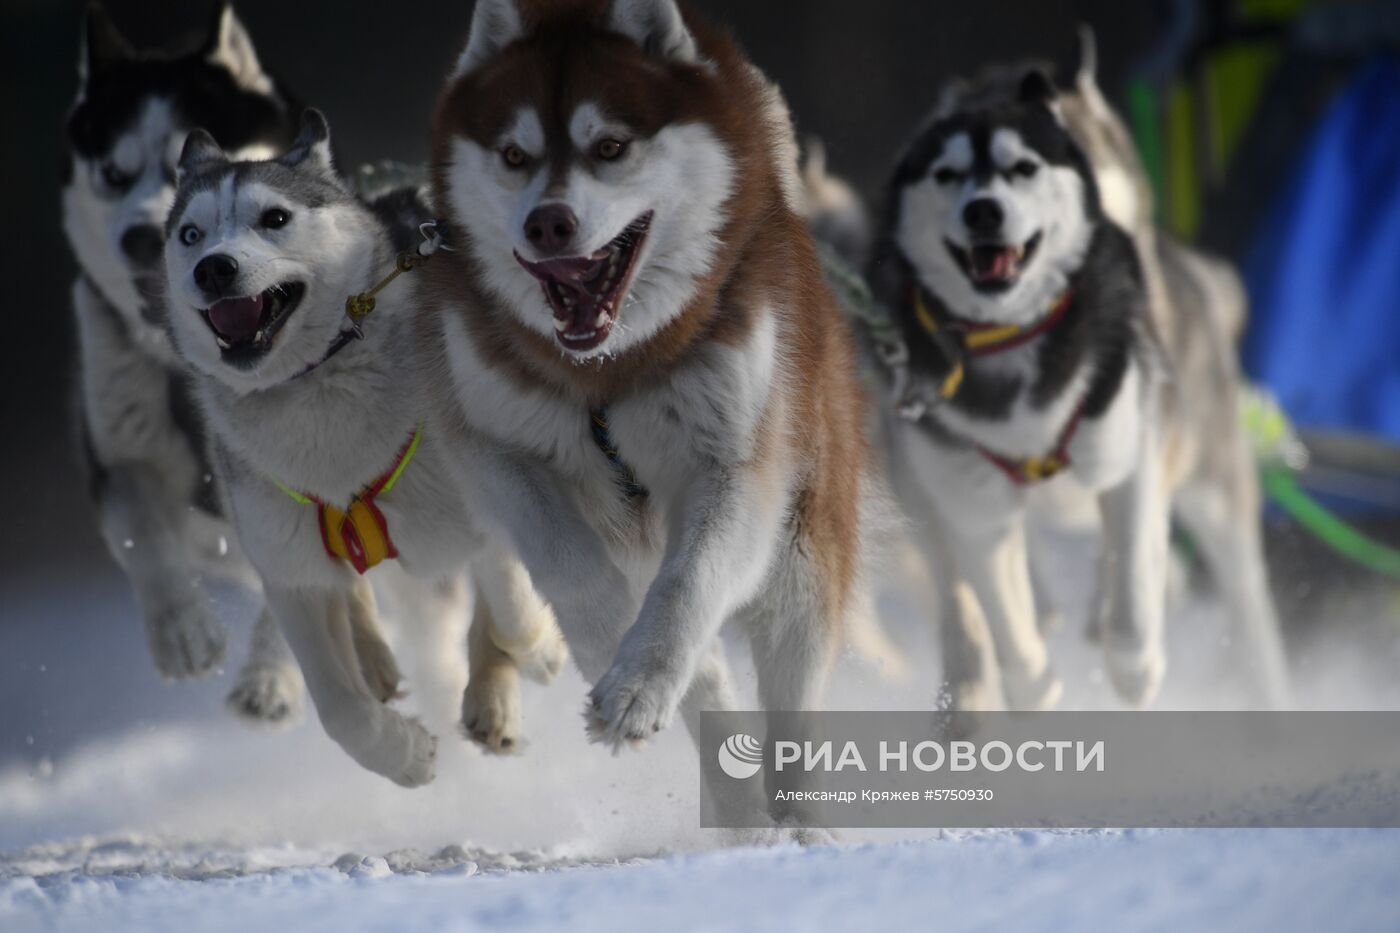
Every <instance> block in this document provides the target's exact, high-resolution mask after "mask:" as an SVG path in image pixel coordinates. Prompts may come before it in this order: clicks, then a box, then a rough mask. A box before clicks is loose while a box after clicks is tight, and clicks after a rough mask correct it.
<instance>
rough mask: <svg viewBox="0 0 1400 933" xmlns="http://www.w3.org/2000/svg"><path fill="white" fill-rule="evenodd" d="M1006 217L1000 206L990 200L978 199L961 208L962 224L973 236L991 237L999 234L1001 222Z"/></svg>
mask: <svg viewBox="0 0 1400 933" xmlns="http://www.w3.org/2000/svg"><path fill="white" fill-rule="evenodd" d="M1005 219H1006V216H1005V215H1004V214H1002V212H1001V205H1000V204H998V203H997V202H996V201H994V200H992V199H991V198H978V199H977V200H975V201H969V202H968V204H967V206H966V207H964V208H963V223H965V224H967V229H968V231H969V232H970V233H972V235H973V236H992V235H994V234H997V233H1000V232H1001V222H1002V221H1003V220H1005Z"/></svg>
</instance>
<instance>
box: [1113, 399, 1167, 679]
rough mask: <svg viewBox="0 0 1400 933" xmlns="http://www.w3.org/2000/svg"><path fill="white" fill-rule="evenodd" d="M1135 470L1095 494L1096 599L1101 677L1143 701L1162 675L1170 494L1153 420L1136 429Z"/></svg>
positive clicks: (1145, 420)
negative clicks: (1099, 549) (1099, 523)
mask: <svg viewBox="0 0 1400 933" xmlns="http://www.w3.org/2000/svg"><path fill="white" fill-rule="evenodd" d="M1140 435H1141V447H1140V451H1141V453H1140V459H1139V461H1138V464H1137V469H1136V470H1134V471H1133V472H1132V473H1131V474H1129V476H1128V477H1127V479H1125V480H1124V481H1123V482H1121V483H1120V484H1119V485H1117V486H1114V487H1112V488H1110V489H1109V490H1108V491H1106V492H1105V493H1103V494H1102V496H1100V499H1099V501H1100V506H1101V511H1102V514H1103V531H1104V545H1103V567H1102V569H1101V571H1100V574H1099V579H1100V583H1101V585H1102V586H1104V587H1105V590H1106V591H1105V593H1103V594H1101V596H1100V600H1099V604H1100V606H1101V607H1103V608H1102V611H1103V615H1102V616H1101V617H1100V619H1099V625H1098V628H1099V633H1100V635H1101V637H1102V639H1103V648H1104V653H1105V660H1106V663H1107V666H1108V674H1109V679H1110V680H1111V681H1112V682H1113V686H1114V688H1115V689H1116V690H1117V691H1118V695H1119V696H1120V697H1122V699H1123V700H1124V701H1125V702H1127V703H1130V704H1132V705H1134V706H1143V705H1145V704H1147V703H1149V702H1151V700H1152V698H1153V697H1154V696H1156V694H1157V690H1158V688H1159V687H1160V686H1161V683H1162V676H1163V675H1164V674H1165V673H1166V649H1165V647H1164V644H1163V641H1164V633H1163V628H1162V616H1163V614H1164V612H1165V608H1166V599H1167V550H1168V545H1169V534H1170V527H1169V522H1168V519H1169V514H1170V510H1171V506H1170V498H1169V496H1168V493H1167V489H1166V481H1165V478H1164V476H1163V470H1162V462H1161V460H1162V458H1161V455H1160V452H1159V442H1158V437H1157V431H1156V429H1155V426H1154V420H1153V419H1144V421H1143V423H1142V426H1141V428H1140Z"/></svg>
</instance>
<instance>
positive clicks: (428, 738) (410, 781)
mask: <svg viewBox="0 0 1400 933" xmlns="http://www.w3.org/2000/svg"><path fill="white" fill-rule="evenodd" d="M400 722H401V723H402V727H403V729H404V741H405V743H406V745H407V748H406V754H405V756H404V765H403V767H402V768H401V769H400V770H399V771H398V773H396V774H390V775H388V777H389V780H391V781H393V782H394V783H395V784H398V785H399V786H400V787H422V786H423V785H424V784H428V783H430V782H431V781H432V780H433V777H434V776H435V775H436V773H437V741H438V740H437V736H435V735H433V734H432V733H431V732H429V731H428V730H427V729H425V728H423V724H422V723H421V722H419V721H418V720H416V719H402V720H400Z"/></svg>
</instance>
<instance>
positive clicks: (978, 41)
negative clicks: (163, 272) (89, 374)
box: [0, 0, 1159, 599]
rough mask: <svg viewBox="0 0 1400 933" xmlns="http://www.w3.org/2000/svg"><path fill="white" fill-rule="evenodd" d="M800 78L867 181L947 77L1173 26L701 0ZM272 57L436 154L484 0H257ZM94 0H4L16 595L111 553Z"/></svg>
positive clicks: (1113, 13)
mask: <svg viewBox="0 0 1400 933" xmlns="http://www.w3.org/2000/svg"><path fill="white" fill-rule="evenodd" d="M698 5H699V6H700V7H701V8H702V9H704V10H705V11H707V12H708V13H709V14H710V15H711V16H712V17H713V18H715V19H717V20H719V21H721V22H724V23H727V24H728V25H729V26H731V27H732V28H733V30H734V32H735V34H736V35H737V36H738V37H739V39H740V41H741V42H742V44H743V45H744V47H745V48H746V49H747V50H748V52H749V54H750V55H751V56H752V57H753V58H754V59H755V60H756V62H757V63H758V65H759V66H760V67H762V68H763V69H764V71H766V72H767V73H768V74H769V75H770V76H771V77H772V78H774V79H776V80H777V81H778V83H779V84H780V85H781V86H782V87H783V89H784V91H785V92H786V93H787V95H788V98H789V102H790V103H791V105H792V109H793V113H794V116H795V118H796V120H797V124H798V128H799V132H800V133H802V134H803V135H809V134H810V135H815V136H819V137H821V138H822V139H823V140H824V141H825V142H826V144H827V147H828V150H829V158H830V163H831V166H832V168H833V169H834V170H835V171H837V172H839V173H841V174H843V175H846V176H847V177H849V178H850V179H852V180H853V181H854V182H855V183H856V184H857V186H858V187H859V188H860V190H861V191H862V193H864V194H866V195H874V194H876V193H877V192H878V190H879V187H880V184H881V182H882V178H883V175H884V173H885V171H886V169H887V167H888V165H889V164H890V162H891V160H892V159H893V157H894V154H895V152H896V150H897V149H898V148H899V146H900V145H901V143H902V142H903V140H904V138H905V135H906V134H907V133H909V132H910V131H911V130H912V128H913V127H914V125H915V124H916V123H917V122H918V120H919V119H920V117H921V116H922V115H923V114H924V112H925V111H926V110H927V109H928V107H929V106H930V105H931V104H932V102H933V97H934V94H935V92H936V89H937V87H938V86H939V84H940V83H941V82H942V81H943V80H944V79H945V78H947V77H948V76H950V75H952V74H957V73H965V72H969V71H972V70H975V69H976V68H978V67H979V66H981V65H982V64H984V63H986V62H988V61H991V60H996V59H1005V58H1021V57H1027V56H1035V57H1043V58H1051V59H1056V60H1058V61H1059V62H1060V63H1061V67H1062V68H1065V69H1072V68H1073V66H1074V61H1075V57H1076V39H1075V26H1076V24H1077V23H1079V22H1089V23H1091V24H1093V25H1094V27H1095V28H1096V29H1097V31H1098V34H1099V44H1100V59H1101V77H1102V78H1103V82H1104V85H1105V87H1107V88H1110V89H1113V88H1117V87H1119V86H1121V83H1122V78H1123V77H1124V75H1125V73H1126V70H1127V68H1128V67H1129V63H1130V62H1132V61H1134V60H1136V59H1137V58H1138V56H1140V55H1141V54H1143V52H1144V51H1145V50H1146V48H1147V47H1148V46H1149V45H1150V44H1151V43H1152V42H1153V41H1154V40H1155V38H1156V36H1155V31H1156V28H1157V23H1158V13H1157V10H1158V8H1159V4H1158V3H1157V2H1155V0H1143V2H1130V3H1128V2H1122V0H1077V2H1061V3H1054V2H1036V0H976V2H972V3H967V2H956V3H955V2H924V0H867V2H864V3H852V2H851V0H802V2H800V3H797V2H788V3H781V2H777V0H701V2H699V3H698ZM236 7H237V9H238V12H239V15H240V16H241V17H242V18H243V20H244V22H245V23H246V24H247V25H248V28H249V30H250V31H251V33H252V35H253V40H254V42H255V44H256V46H257V49H258V52H259V56H260V58H261V60H262V63H263V65H264V67H265V68H267V69H268V70H269V71H272V72H273V73H275V74H277V75H278V76H280V77H281V78H282V79H283V80H284V81H286V82H287V84H288V85H289V86H290V87H291V88H292V89H293V91H294V92H295V93H297V94H298V95H300V96H301V97H302V99H304V100H305V101H306V102H307V103H309V104H314V105H316V106H318V107H320V108H322V109H323V110H324V111H325V112H326V113H327V115H328V116H329V118H330V122H331V127H332V131H333V132H334V133H335V135H336V139H337V148H338V150H339V152H340V154H341V157H342V160H343V161H345V162H346V164H354V163H358V162H363V161H371V160H377V159H381V158H395V159H403V160H420V159H422V158H424V156H425V154H426V151H427V128H428V118H429V114H430V112H431V109H432V106H433V101H434V97H435V95H436V94H437V92H438V90H439V88H440V86H441V83H442V81H443V78H444V76H445V75H446V73H447V71H448V69H449V68H450V66H451V64H452V62H453V61H454V59H455V57H456V55H457V53H458V52H459V50H460V49H461V47H462V46H463V44H464V40H465V36H466V31H467V25H468V22H469V20H470V14H471V4H470V2H468V0H456V2H451V3H445V2H432V3H428V2H419V3H384V2H373V0H296V2H286V0H240V2H238V3H237V4H236ZM82 8H83V7H82V4H81V3H79V2H75V0H62V2H55V0H4V2H3V5H0V69H3V71H2V72H0V74H3V79H0V95H3V98H0V100H2V101H3V107H4V112H3V123H0V126H3V128H4V129H3V132H0V137H2V138H3V142H0V179H3V185H4V194H3V196H0V204H3V215H2V216H3V228H0V243H2V244H3V249H0V263H3V266H0V276H2V278H0V282H2V283H3V289H4V293H5V301H4V312H3V317H2V318H0V320H3V324H4V335H3V338H0V346H2V347H3V354H0V438H3V442H0V443H3V450H4V457H3V465H0V488H2V489H3V490H4V492H3V493H0V499H3V500H5V501H8V502H9V503H10V504H9V505H8V506H6V507H5V508H6V511H8V512H9V515H8V525H9V528H10V530H9V532H8V533H6V534H3V535H0V599H3V598H4V594H5V589H6V581H7V580H16V579H18V578H20V577H23V576H27V575H30V574H33V573H37V572H40V571H42V570H43V568H45V567H48V566H52V564H53V563H54V562H56V561H60V560H63V561H81V562H84V563H85V562H86V561H87V560H88V559H94V558H96V559H101V558H100V549H101V544H100V542H99V541H98V538H97V535H96V531H95V524H94V522H93V521H92V519H91V517H90V511H89V509H88V504H87V501H86V494H85V489H84V486H83V483H82V482H81V480H80V478H79V474H78V471H77V470H76V468H75V466H74V464H75V453H74V445H73V443H72V441H71V433H72V432H71V429H70V418H69V417H68V412H69V406H70V401H69V400H70V396H71V391H70V386H71V384H72V357H73V352H72V350H73V346H72V344H73V339H74V338H73V328H72V323H71V312H70V308H69V286H70V283H71V282H72V278H73V273H74V269H75V266H74V263H73V260H72V258H71V257H70V255H69V252H68V248H67V245H66V243H65V241H64V239H63V235H62V231H61V230H60V221H59V178H60V173H61V168H62V165H63V160H64V159H65V158H66V155H65V143H64V135H63V125H64V117H65V113H66V111H67V109H68V107H69V105H70V104H71V102H72V100H73V97H74V94H75V92H76V87H77V70H76V66H77V57H78V35H79V24H80V21H81V13H82ZM108 8H109V9H110V10H111V12H112V15H113V18H114V19H115V20H116V22H117V23H118V25H119V26H120V27H121V28H122V30H123V31H124V32H125V33H126V35H127V36H128V38H129V39H130V40H131V41H132V42H133V44H135V45H137V46H138V47H144V46H149V45H159V44H160V43H162V42H168V41H170V40H171V39H172V38H176V37H180V36H182V35H185V34H189V33H191V32H194V33H198V32H200V31H202V30H203V29H204V28H205V25H206V23H207V20H208V16H209V9H210V8H211V3H210V2H206V0H109V2H108Z"/></svg>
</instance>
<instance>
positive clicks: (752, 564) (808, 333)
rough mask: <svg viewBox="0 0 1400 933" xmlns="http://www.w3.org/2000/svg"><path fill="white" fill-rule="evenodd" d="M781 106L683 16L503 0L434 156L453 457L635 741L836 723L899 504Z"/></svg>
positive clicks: (605, 719)
mask: <svg viewBox="0 0 1400 933" xmlns="http://www.w3.org/2000/svg"><path fill="white" fill-rule="evenodd" d="M795 150H796V147H795V144H794V142H793V136H792V127H791V122H790V119H789V116H788V113H787V109H786V106H785V104H784V102H783V100H782V98H781V96H780V95H779V93H778V92H777V90H776V89H775V88H774V87H773V86H772V85H771V84H770V83H769V82H768V81H767V80H766V79H765V78H764V76H763V75H762V74H761V73H760V72H759V71H758V70H757V69H756V68H755V67H754V66H753V65H751V64H750V63H749V62H748V61H747V60H746V59H745V58H744V56H743V55H742V54H741V52H740V51H739V49H738V48H737V47H736V46H735V45H734V43H733V42H732V41H731V40H730V39H729V38H728V36H727V35H726V34H725V33H723V32H722V31H720V30H717V29H715V28H714V27H712V26H710V25H709V24H708V23H706V22H705V21H704V20H702V19H701V18H700V17H699V16H697V15H695V14H694V13H692V12H691V11H689V10H683V9H682V8H680V7H678V5H677V4H676V3H675V2H673V0H613V2H611V3H607V2H601V0H596V2H548V3H545V2H538V3H530V2H520V3H518V2H517V0H479V2H478V3H477V7H476V12H475V17H474V19H473V22H472V27H471V34H470V38H469V43H468V45H467V48H466V50H465V52H464V53H463V54H462V56H461V59H460V60H459V62H458V63H457V66H456V69H455V72H454V74H453V76H452V78H451V79H450V82H449V84H448V86H447V88H446V90H445V91H444V93H443V95H442V97H441V100H440V103H439V106H438V111H437V116H436V122H435V129H434V138H433V158H432V161H433V172H434V178H433V182H434V193H435V196H436V199H437V209H438V211H439V212H441V213H443V214H444V215H445V216H446V220H447V230H448V234H447V235H448V242H450V243H451V244H452V247H453V249H454V252H451V253H448V254H446V258H445V259H444V260H443V261H441V262H438V263H435V264H434V267H431V268H430V269H429V270H428V272H427V275H426V276H425V277H424V278H423V279H422V280H421V281H422V282H423V283H426V284H425V287H424V291H423V295H422V298H423V300H424V301H425V303H426V305H427V306H428V308H429V312H428V313H426V314H425V315H424V319H423V325H424V327H423V336H424V338H425V341H426V342H425V346H428V347H431V348H433V349H434V350H435V351H436V353H437V362H438V364H439V365H440V366H441V370H440V372H439V373H438V375H439V376H440V378H439V379H438V380H437V383H438V384H440V385H441V386H442V387H443V392H444V396H445V398H444V400H443V404H441V405H439V406H437V407H438V408H439V409H440V410H441V411H442V412H443V413H444V418H445V421H446V422H447V423H446V424H445V425H443V426H442V427H441V428H440V430H442V432H443V434H444V436H446V435H447V434H448V433H452V434H454V435H455V437H456V440H457V442H458V451H457V452H458V458H457V460H458V464H459V467H460V470H461V474H460V475H461V477H462V482H463V486H464V488H465V489H466V490H467V492H468V494H469V495H471V496H472V497H474V498H475V499H477V500H478V501H479V503H480V504H481V506H482V508H483V509H484V510H485V511H486V512H489V513H491V514H494V515H495V516H496V518H497V520H498V521H499V522H501V523H502V525H503V526H504V527H505V528H506V529H507V530H508V531H509V532H510V533H511V535H512V536H513V537H514V539H515V540H516V542H517V543H518V545H519V548H520V551H521V553H522V556H523V557H524V559H525V562H526V564H527V566H528V567H529V570H530V573H531V576H532V577H533V579H534V580H535V582H536V584H537V585H538V586H539V588H540V590H541V592H542V593H543V594H544V595H545V596H546V598H547V599H548V600H549V601H550V602H551V603H552V604H553V606H554V608H555V610H556V613H557V616H558V619H559V622H560V625H561V628H562V629H563V631H564V633H565V637H566V640H567V641H568V643H569V647H570V649H571V651H572V652H573V655H574V657H575V658H576V659H577V662H578V664H579V666H580V668H581V670H582V672H583V674H584V675H585V676H586V677H587V678H589V679H590V680H591V681H593V682H594V683H595V686H594V688H593V690H592V693H591V694H590V697H589V703H588V710H587V717H588V720H589V726H590V730H591V731H592V733H593V735H594V737H595V738H596V739H598V740H599V741H603V742H606V743H609V744H612V745H614V746H616V745H618V744H620V743H623V742H636V741H640V740H643V739H646V738H647V737H649V736H651V735H652V734H653V733H655V732H657V731H658V730H660V729H662V728H664V727H666V726H667V725H668V724H669V723H670V721H671V720H672V718H673V716H674V714H675V712H676V710H677V709H678V708H680V709H681V710H682V711H683V714H684V715H685V718H686V720H687V724H688V725H690V726H691V728H692V731H693V730H694V727H695V717H694V716H693V715H691V714H692V713H693V712H694V711H697V710H700V709H716V708H725V707H728V706H730V704H731V700H730V693H729V686H728V683H727V677H726V673H725V666H724V663H723V660H722V655H721V654H720V652H719V651H718V650H717V649H718V639H717V638H716V635H717V633H718V632H719V630H720V628H721V626H723V625H724V624H725V623H726V622H727V621H730V620H733V621H736V622H738V623H739V624H740V625H741V626H743V631H745V632H746V633H747V635H748V637H749V639H750V642H751V645H752V650H753V657H754V662H755V665H756V668H757V673H758V691H759V698H760V700H761V702H762V703H763V704H764V705H765V706H766V707H767V708H769V709H785V710H799V709H804V708H810V707H811V706H813V705H815V704H816V703H817V702H818V700H819V698H820V694H821V690H822V685H823V681H824V677H825V674H826V671H827V669H828V667H829V663H830V661H831V659H832V657H833V655H834V653H835V651H836V649H837V647H838V645H839V644H840V642H841V638H842V631H843V623H844V620H845V619H846V618H847V617H848V616H849V615H850V614H851V613H852V612H853V611H854V610H856V609H858V608H859V606H860V603H861V602H862V600H861V597H860V594H861V592H862V588H861V585H860V576H861V574H860V567H861V553H862V538H863V537H864V532H865V526H866V522H865V516H866V515H867V514H869V513H870V506H871V504H873V503H875V502H877V501H879V499H880V497H878V496H876V495H873V494H872V491H873V490H874V489H875V488H876V484H875V483H874V482H872V475H871V465H870V461H869V458H868V456H867V445H866V441H865V438H864V435H863V427H862V426H863V424H864V420H865V402H864V399H863V395H862V391H861V388H860V387H859V385H858V384H857V379H856V373H855V366H854V361H853V350H852V347H851V345H850V339H849V335H848V331H847V326H846V324H845V322H844V320H843V318H842V315H841V314H840V312H839V311H838V309H837V307H836V304H835V302H834V300H833V298H832V296H831V295H830V294H829V293H828V291H827V289H826V287H825V285H824V284H823V280H822V275H821V270H820V268H819V266H818V261H817V258H816V256H815V253H814V251H813V246H812V242H811V240H810V238H809V235H808V233H807V229H806V224H805V222H804V219H803V218H802V217H801V216H800V210H799V209H798V198H799V197H800V193H799V190H798V179H797V175H796V158H795V155H796V151H795Z"/></svg>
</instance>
